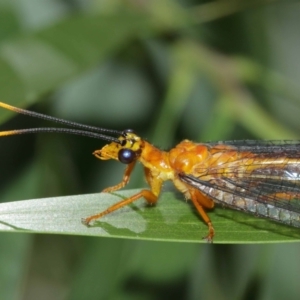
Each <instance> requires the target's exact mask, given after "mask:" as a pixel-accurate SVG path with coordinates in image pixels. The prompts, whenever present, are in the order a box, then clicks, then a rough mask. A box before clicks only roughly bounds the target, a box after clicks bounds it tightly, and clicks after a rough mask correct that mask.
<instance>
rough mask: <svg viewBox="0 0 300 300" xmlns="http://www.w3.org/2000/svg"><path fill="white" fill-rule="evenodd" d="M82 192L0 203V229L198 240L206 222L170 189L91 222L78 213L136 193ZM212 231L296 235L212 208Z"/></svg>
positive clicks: (239, 237)
mask: <svg viewBox="0 0 300 300" xmlns="http://www.w3.org/2000/svg"><path fill="white" fill-rule="evenodd" d="M136 192H137V190H127V191H122V192H121V193H118V194H107V193H99V194H86V195H78V196H67V197H55V198H43V199H34V200H25V201H16V202H9V203H2V204H1V205H0V211H1V213H0V222H1V225H0V230H1V231H14V232H30V233H33V232H36V233H56V234H71V235H85V236H102V237H119V238H130V239H144V240H161V241H181V242H203V240H202V237H203V236H205V235H206V234H207V227H206V225H205V224H204V223H203V222H202V221H201V220H200V218H199V216H198V215H197V213H196V211H195V210H194V208H193V207H192V206H191V205H188V204H190V202H188V204H187V203H186V202H185V201H184V200H183V199H182V198H181V197H180V198H178V199H174V193H172V192H166V193H164V194H163V195H162V196H161V198H160V200H159V202H158V203H157V205H156V206H154V207H150V206H148V205H146V204H145V203H143V201H138V202H136V203H134V204H132V205H130V206H126V207H124V208H122V209H120V210H117V211H115V212H113V213H111V214H108V215H106V216H104V217H103V218H101V219H100V220H98V221H96V222H95V223H94V224H93V226H92V227H89V228H88V227H86V226H84V225H83V224H82V223H81V218H82V217H87V216H89V215H92V214H95V213H98V212H100V211H103V210H105V209H106V208H107V207H109V206H110V205H112V204H114V203H116V202H118V201H121V200H122V198H123V197H128V196H129V195H132V194H134V193H136ZM209 215H210V216H211V219H212V222H213V224H214V227H215V230H216V236H215V239H214V242H215V243H267V242H268V243H270V242H283V241H284V242H287V241H296V240H299V239H300V232H299V229H295V228H291V227H287V226H283V225H278V224H275V223H273V222H269V221H268V220H264V219H260V218H255V217H252V216H249V215H247V214H242V213H238V212H234V211H231V210H227V209H226V210H225V209H222V208H217V209H215V210H214V211H213V212H211V213H209Z"/></svg>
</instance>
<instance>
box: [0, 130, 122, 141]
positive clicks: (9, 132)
mask: <svg viewBox="0 0 300 300" xmlns="http://www.w3.org/2000/svg"><path fill="white" fill-rule="evenodd" d="M38 132H54V133H66V134H75V135H81V136H87V137H91V138H95V139H101V140H106V141H109V142H115V143H118V144H120V140H118V139H117V138H114V137H111V136H107V135H104V134H101V133H96V132H90V131H84V130H79V129H72V128H71V129H70V128H55V127H42V128H28V129H16V130H7V131H0V137H1V136H9V135H17V134H30V133H38Z"/></svg>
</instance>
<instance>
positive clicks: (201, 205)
mask: <svg viewBox="0 0 300 300" xmlns="http://www.w3.org/2000/svg"><path fill="white" fill-rule="evenodd" d="M120 139H121V140H124V141H126V142H125V143H124V145H123V146H121V145H120V144H118V143H114V142H113V143H110V144H108V145H106V146H104V147H103V148H102V149H100V150H97V151H95V152H94V155H95V156H96V157H97V158H99V159H102V160H107V159H115V160H119V159H118V153H119V151H120V149H122V148H126V149H128V148H130V149H132V150H133V151H134V152H136V153H138V156H137V157H136V159H135V160H134V161H133V162H131V163H130V164H128V166H127V168H126V170H125V173H124V176H123V180H122V181H121V183H119V184H117V185H115V186H112V187H109V188H106V189H105V190H104V191H103V192H113V191H116V190H118V189H120V188H122V187H124V186H125V185H126V184H127V183H128V181H129V178H130V174H131V172H132V170H133V168H134V165H135V163H136V161H140V162H141V163H142V164H143V166H144V172H145V176H146V180H147V182H148V184H149V186H150V190H142V191H141V192H139V193H138V194H136V195H133V196H132V197H130V198H128V199H125V200H123V201H121V202H119V203H117V204H115V205H113V206H111V207H110V208H108V209H107V210H105V211H103V212H101V213H99V214H96V215H93V216H90V217H88V218H86V219H83V222H84V223H85V224H86V225H90V223H91V221H93V220H96V219H99V218H100V217H102V216H104V215H106V214H108V213H110V212H112V211H114V210H117V209H119V208H121V207H123V206H125V205H127V204H129V203H131V202H133V201H135V200H137V199H139V198H141V197H144V198H145V199H146V200H147V202H148V203H151V204H153V203H156V201H157V199H158V197H159V194H160V192H161V188H162V184H163V182H164V181H166V180H172V181H173V183H174V185H175V187H176V188H177V189H178V190H179V191H180V192H181V193H183V194H184V196H185V198H186V199H190V200H192V202H193V204H194V205H195V207H196V209H197V211H198V212H199V214H200V215H201V217H202V219H203V220H204V221H205V223H206V224H207V225H208V227H209V233H208V235H207V237H206V238H207V240H208V241H212V238H213V236H214V229H213V226H212V223H211V220H210V218H209V217H208V215H207V214H206V212H205V210H204V209H206V208H208V209H211V208H213V207H214V201H213V200H212V199H210V198H208V197H206V196H205V195H204V194H203V193H201V192H200V191H199V190H198V189H196V188H194V187H191V186H190V185H189V184H186V183H184V182H183V181H182V180H181V179H180V178H179V174H191V175H193V176H197V177H198V176H202V177H203V176H204V178H205V177H207V179H209V178H210V177H211V175H209V173H208V169H212V168H213V167H214V166H216V167H218V165H224V163H225V162H226V163H230V162H232V161H237V158H238V156H239V153H237V152H236V151H234V150H231V147H230V146H224V145H223V146H221V145H219V146H216V147H214V148H212V149H209V148H208V147H207V146H206V145H205V144H195V143H193V142H191V141H189V140H184V141H182V142H181V143H180V144H178V145H177V146H176V147H175V148H173V149H172V150H170V151H169V152H166V151H161V150H160V149H158V148H156V147H154V146H153V145H151V144H150V143H148V142H147V141H145V140H143V139H141V138H140V137H139V136H137V135H136V134H134V133H129V134H128V135H126V137H121V138H120ZM222 149H226V153H222ZM231 166H232V164H231Z"/></svg>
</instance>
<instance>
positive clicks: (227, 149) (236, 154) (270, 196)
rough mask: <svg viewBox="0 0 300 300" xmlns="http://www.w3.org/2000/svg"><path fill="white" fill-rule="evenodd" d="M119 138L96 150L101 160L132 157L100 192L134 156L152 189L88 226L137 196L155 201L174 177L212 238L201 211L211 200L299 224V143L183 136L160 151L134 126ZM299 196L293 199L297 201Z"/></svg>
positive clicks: (132, 163) (126, 175)
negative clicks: (195, 140)
mask: <svg viewBox="0 0 300 300" xmlns="http://www.w3.org/2000/svg"><path fill="white" fill-rule="evenodd" d="M119 140H120V143H115V142H112V143H110V144H108V145H106V146H104V147H103V148H102V149H100V150H97V151H95V152H94V155H95V156H96V157H97V158H99V159H102V160H107V159H115V160H120V153H121V152H122V150H124V149H126V150H125V151H127V150H130V151H132V153H134V156H133V157H132V161H130V163H128V166H127V168H126V170H125V173H124V176H123V180H122V181H121V183H119V184H117V185H115V186H112V187H109V188H106V189H105V190H104V192H112V191H116V190H118V189H120V188H122V187H124V186H125V185H126V184H127V183H128V181H129V178H130V174H131V172H132V170H133V168H134V166H135V163H136V162H137V161H139V162H141V163H142V164H143V166H144V171H145V176H146V180H147V182H148V184H149V186H150V190H142V191H141V192H139V193H138V194H136V195H133V196H132V197H130V198H128V199H125V200H123V201H121V202H119V203H117V204H115V205H113V206H111V207H109V208H108V209H107V210H105V211H103V212H101V213H99V214H96V215H93V216H90V217H88V218H86V219H83V223H84V224H86V225H90V223H91V222H92V221H93V220H96V219H98V218H100V217H102V216H104V215H106V214H108V213H110V212H112V211H115V210H117V209H119V208H121V207H123V206H125V205H127V204H129V203H131V202H133V201H135V200H137V199H139V198H141V197H144V198H145V199H146V200H147V202H148V203H151V204H153V203H156V201H157V199H158V197H159V194H160V192H161V188H162V184H163V182H164V181H166V180H172V181H173V183H174V185H175V187H176V188H177V189H178V190H179V191H180V192H181V193H183V194H184V196H185V198H186V199H188V200H191V201H192V202H193V204H194V206H195V207H196V209H197V211H198V213H199V214H200V216H201V217H202V219H203V220H204V222H205V223H206V224H207V225H208V235H207V236H206V237H205V238H206V239H207V240H208V241H210V242H211V241H212V239H213V237H214V233H215V231H214V228H213V225H212V222H211V220H210V218H209V216H208V215H207V213H206V212H205V210H206V209H211V208H213V207H214V203H215V202H216V203H219V204H222V205H226V206H228V207H231V208H233V209H237V210H242V211H246V212H249V213H253V214H255V215H257V216H262V217H267V218H270V219H273V220H275V221H279V222H283V223H286V224H288V225H291V226H296V227H300V214H299V211H300V207H299V204H298V203H299V200H297V199H300V185H299V182H300V151H299V149H300V145H299V144H298V143H297V142H292V141H291V142H279V143H278V145H277V144H275V143H273V142H264V141H262V142H260V144H259V142H258V144H253V145H252V144H251V143H253V141H249V145H247V141H241V143H239V142H232V143H229V142H228V143H227V144H225V143H224V144H221V143H215V144H197V143H193V142H191V141H189V140H184V141H182V142H181V143H179V144H178V145H177V146H176V147H175V148H173V149H171V150H170V151H169V152H166V151H161V150H160V149H158V148H156V147H154V146H153V145H151V144H150V143H148V142H147V141H145V140H143V139H141V138H140V137H139V136H137V135H136V134H135V133H133V132H132V131H129V132H126V131H125V132H124V134H123V135H122V136H121V137H119ZM295 199H296V200H297V201H296V204H295V201H292V200H295Z"/></svg>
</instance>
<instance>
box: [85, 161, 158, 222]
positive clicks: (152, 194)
mask: <svg viewBox="0 0 300 300" xmlns="http://www.w3.org/2000/svg"><path fill="white" fill-rule="evenodd" d="M132 164H133V166H131V165H132ZM130 166H131V167H130ZM133 167H134V163H131V164H130V165H128V167H127V169H126V171H125V174H124V176H123V180H122V182H121V183H119V184H118V185H115V186H113V187H110V188H108V189H105V190H104V191H105V192H107V191H109V192H111V191H116V190H118V189H120V188H121V187H123V186H125V185H126V184H127V183H128V181H129V177H130V173H131V171H132V169H133ZM144 170H145V175H146V180H147V182H148V183H149V185H150V188H151V190H141V191H140V192H139V193H137V194H135V195H133V196H131V197H129V198H127V199H125V200H122V201H120V202H117V203H116V204H114V205H112V206H110V207H109V208H107V209H106V210H104V211H103V212H100V213H98V214H96V215H92V216H90V217H87V218H83V219H82V220H81V222H82V223H83V224H84V225H86V226H90V223H91V222H92V221H94V220H97V219H99V218H101V217H103V216H105V215H107V214H109V213H111V212H113V211H115V210H117V209H119V208H121V207H123V206H126V205H128V204H130V203H132V202H134V201H136V200H138V199H140V198H145V199H146V201H147V202H148V203H149V204H154V203H156V202H157V199H158V196H159V194H160V191H161V186H162V180H161V179H159V178H158V177H154V176H153V175H152V173H151V172H150V170H149V169H147V168H145V169H144ZM126 176H127V177H128V178H127V177H126Z"/></svg>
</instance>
